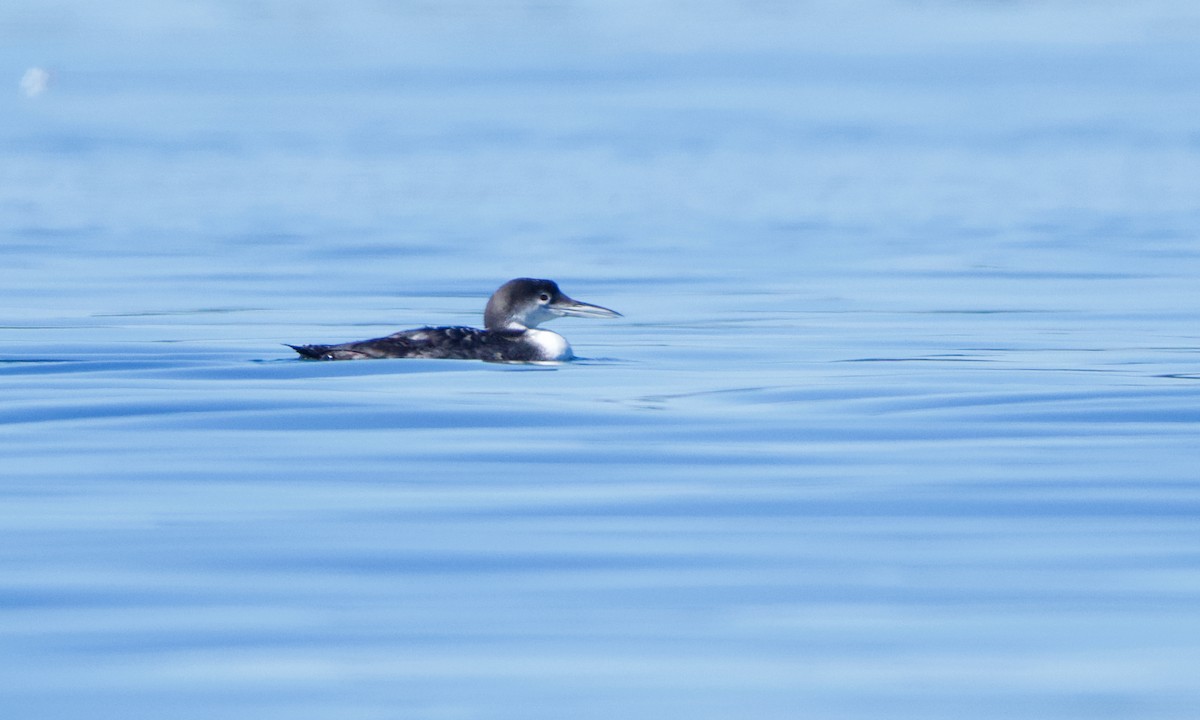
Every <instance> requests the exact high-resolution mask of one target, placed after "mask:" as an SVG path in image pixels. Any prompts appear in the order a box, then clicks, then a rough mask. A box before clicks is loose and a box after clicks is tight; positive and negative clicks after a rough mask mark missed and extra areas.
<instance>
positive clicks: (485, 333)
mask: <svg viewBox="0 0 1200 720" xmlns="http://www.w3.org/2000/svg"><path fill="white" fill-rule="evenodd" d="M564 315H570V316H574V317H594V318H616V317H621V313H619V312H617V311H615V310H609V309H608V308H605V307H600V306H599V305H590V304H588V303H583V302H579V301H578V300H574V299H572V298H569V297H567V296H566V295H565V294H563V291H562V290H559V289H558V284H557V283H555V282H554V281H553V280H535V279H533V278H517V279H515V280H509V281H508V282H506V283H504V284H503V285H501V286H500V289H499V290H497V291H496V292H495V293H493V294H492V297H491V299H489V300H488V303H487V308H485V309H484V311H483V327H484V329H482V330H480V329H479V328H473V327H423V328H417V329H415V330H401V331H400V332H398V333H394V334H392V335H388V336H387V337H381V338H375V339H373V340H360V341H358V342H348V343H342V344H340V345H288V347H290V348H292V349H293V350H295V351H296V352H298V353H300V355H301V357H304V358H308V359H312V360H367V359H373V358H447V359H455V360H487V361H491V362H540V361H560V360H570V359H571V358H573V357H575V355H574V353H572V352H571V345H570V344H569V343H568V342H567V339H566V338H564V337H563V336H562V335H559V334H558V333H555V332H551V331H549V330H540V329H538V325H540V324H541V323H544V322H546V321H548V320H553V319H554V318H557V317H563V316H564Z"/></svg>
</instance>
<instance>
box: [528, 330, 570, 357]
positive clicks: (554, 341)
mask: <svg viewBox="0 0 1200 720" xmlns="http://www.w3.org/2000/svg"><path fill="white" fill-rule="evenodd" d="M525 338H526V339H527V340H528V341H529V342H530V343H532V344H534V345H536V346H537V347H538V351H539V354H540V357H539V358H538V359H539V360H570V359H571V358H573V357H575V354H574V353H572V352H571V345H570V343H568V342H567V339H566V338H565V337H563V336H562V335H559V334H558V333H556V332H550V331H549V330H535V329H533V328H530V329H529V330H526V331H525Z"/></svg>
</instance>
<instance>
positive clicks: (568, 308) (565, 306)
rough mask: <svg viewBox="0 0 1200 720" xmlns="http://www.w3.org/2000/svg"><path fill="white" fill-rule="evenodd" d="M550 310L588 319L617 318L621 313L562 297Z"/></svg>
mask: <svg viewBox="0 0 1200 720" xmlns="http://www.w3.org/2000/svg"><path fill="white" fill-rule="evenodd" d="M550 307H551V309H553V310H554V311H555V312H557V313H558V314H560V315H570V316H572V317H589V318H619V317H622V315H621V313H619V312H617V311H616V310H609V309H608V308H606V307H600V306H599V305H589V304H588V303H583V302H579V301H578V300H572V299H571V298H569V297H564V298H562V299H561V300H556V301H555V302H554V303H553V304H552V305H550Z"/></svg>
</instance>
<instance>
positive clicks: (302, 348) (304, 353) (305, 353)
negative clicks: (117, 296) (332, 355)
mask: <svg viewBox="0 0 1200 720" xmlns="http://www.w3.org/2000/svg"><path fill="white" fill-rule="evenodd" d="M284 344H285V345H287V346H288V347H290V348H291V349H293V350H295V351H296V352H298V353H300V357H302V358H308V359H309V360H324V359H325V353H326V351H328V350H329V346H328V345H289V344H288V343H284Z"/></svg>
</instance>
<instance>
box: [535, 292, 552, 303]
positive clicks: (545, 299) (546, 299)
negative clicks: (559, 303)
mask: <svg viewBox="0 0 1200 720" xmlns="http://www.w3.org/2000/svg"><path fill="white" fill-rule="evenodd" d="M538 300H541V301H542V302H550V296H549V295H547V294H546V293H542V294H541V295H538Z"/></svg>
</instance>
